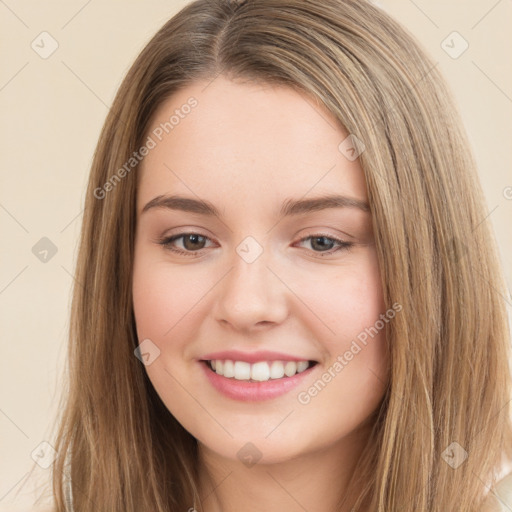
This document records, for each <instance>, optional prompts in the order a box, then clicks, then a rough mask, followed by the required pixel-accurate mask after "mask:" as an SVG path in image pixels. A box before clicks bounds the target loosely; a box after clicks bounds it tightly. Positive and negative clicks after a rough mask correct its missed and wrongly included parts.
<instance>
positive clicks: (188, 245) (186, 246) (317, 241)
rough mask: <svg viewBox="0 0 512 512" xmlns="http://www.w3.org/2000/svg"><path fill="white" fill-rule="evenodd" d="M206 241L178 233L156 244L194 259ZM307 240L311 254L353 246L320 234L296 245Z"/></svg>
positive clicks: (196, 235)
mask: <svg viewBox="0 0 512 512" xmlns="http://www.w3.org/2000/svg"><path fill="white" fill-rule="evenodd" d="M178 240H181V244H182V248H179V247H175V245H174V244H175V242H177V241H178ZM207 240H210V238H209V237H207V236H203V235H201V234H199V233H179V234H177V235H173V236H170V237H167V238H164V239H162V240H159V241H158V244H160V245H162V246H163V247H164V248H165V249H167V250H169V251H172V252H174V253H176V254H180V255H183V256H191V257H196V256H199V254H195V253H200V251H202V249H204V248H205V243H206V241H207ZM307 240H310V241H311V248H312V250H313V252H317V253H318V252H319V253H322V255H323V254H333V253H335V252H338V251H341V250H348V249H349V248H350V247H352V246H353V245H354V244H353V243H352V242H346V241H344V240H341V239H339V238H336V237H333V236H327V235H323V234H320V233H318V234H314V235H309V236H307V237H304V238H301V239H300V240H299V242H298V243H302V242H305V241H307ZM333 246H334V247H333Z"/></svg>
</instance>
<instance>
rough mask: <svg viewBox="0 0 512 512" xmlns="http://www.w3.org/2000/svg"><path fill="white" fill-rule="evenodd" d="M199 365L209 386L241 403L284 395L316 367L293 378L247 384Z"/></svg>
mask: <svg viewBox="0 0 512 512" xmlns="http://www.w3.org/2000/svg"><path fill="white" fill-rule="evenodd" d="M200 364H201V366H202V367H203V371H204V372H205V374H206V377H207V378H208V380H209V381H210V383H211V385H212V386H213V387H214V388H215V389H216V390H217V391H220V392H221V393H222V394H223V395H225V396H227V397H229V398H232V399H233V400H241V401H243V402H257V401H263V400H270V399H272V398H276V397H278V396H281V395H284V394H285V393H288V392H289V391H291V390H292V389H293V388H295V387H296V386H298V385H299V383H300V382H301V381H302V380H303V379H304V378H305V377H306V376H307V375H309V374H310V373H311V371H312V370H313V369H314V368H315V367H316V366H318V363H317V364H316V365H314V366H311V367H310V368H308V369H307V370H304V371H303V372H301V373H296V374H295V375H294V376H293V377H283V378H281V379H270V380H267V381H264V382H248V381H243V380H236V379H234V378H228V377H224V376H222V375H219V374H217V373H215V372H214V371H213V370H212V369H211V368H210V367H209V366H208V363H206V362H205V361H200Z"/></svg>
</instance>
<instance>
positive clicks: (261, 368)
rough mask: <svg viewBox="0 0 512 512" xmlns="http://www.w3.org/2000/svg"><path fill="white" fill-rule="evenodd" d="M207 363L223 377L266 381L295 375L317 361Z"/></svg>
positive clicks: (224, 361) (229, 361) (223, 361)
mask: <svg viewBox="0 0 512 512" xmlns="http://www.w3.org/2000/svg"><path fill="white" fill-rule="evenodd" d="M207 364H208V365H209V367H210V368H211V369H212V370H213V371H214V372H215V373H217V375H222V376H223V377H227V378H233V379H236V380H243V381H248V382H265V381H268V380H270V379H282V378H286V377H293V376H294V375H295V374H297V373H302V372H304V371H305V370H307V369H308V368H309V367H310V366H313V365H314V364H316V363H315V362H314V361H259V362H256V363H253V364H251V363H248V362H246V361H231V360H230V359H226V360H221V359H217V360H212V361H207Z"/></svg>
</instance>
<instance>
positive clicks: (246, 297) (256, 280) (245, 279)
mask: <svg viewBox="0 0 512 512" xmlns="http://www.w3.org/2000/svg"><path fill="white" fill-rule="evenodd" d="M232 261H233V265H232V267H231V269H230V271H228V273H227V275H226V276H225V277H224V279H222V281H221V282H220V283H219V284H218V290H217V296H216V300H215V302H214V304H215V306H214V308H215V310H214V314H215V318H216V320H217V321H218V322H220V323H222V324H225V325H229V326H231V327H232V328H233V329H235V330H237V331H251V330H260V329H262V328H268V327H270V326H271V325H275V324H280V323H281V322H283V321H284V320H285V318H286V317H287V315H288V306H287V303H288V300H289V294H290V293H291V292H290V291H289V289H288V288H287V287H286V286H285V284H283V281H282V280H281V279H280V278H279V276H278V275H277V274H278V273H277V272H276V271H274V269H272V268H270V267H269V266H268V265H267V258H266V253H265V252H263V254H261V255H260V256H259V257H258V258H257V259H256V260H255V261H253V262H251V263H249V262H247V261H245V260H244V259H243V258H242V257H240V256H239V255H238V254H235V256H234V257H233V259H232Z"/></svg>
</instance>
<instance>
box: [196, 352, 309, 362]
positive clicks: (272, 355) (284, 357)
mask: <svg viewBox="0 0 512 512" xmlns="http://www.w3.org/2000/svg"><path fill="white" fill-rule="evenodd" d="M227 359H229V360H231V361H245V362H247V363H257V362H259V361H311V359H308V358H307V357H297V356H292V355H289V354H284V353H282V352H272V351H270V350H260V351H257V352H241V351H240V350H224V351H222V352H212V353H211V354H206V355H205V356H203V357H201V360H202V361H216V360H222V361H225V360H227Z"/></svg>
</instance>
